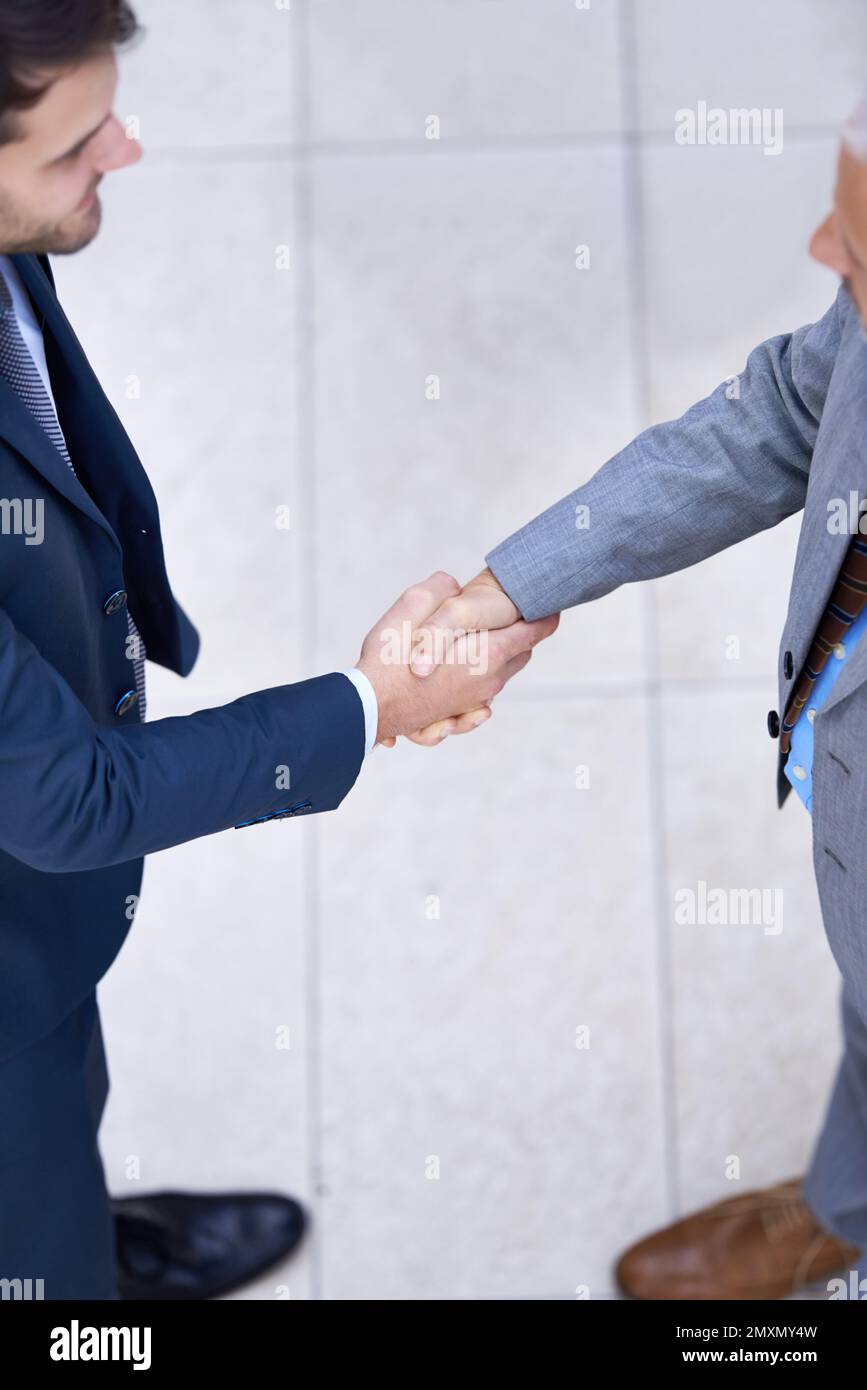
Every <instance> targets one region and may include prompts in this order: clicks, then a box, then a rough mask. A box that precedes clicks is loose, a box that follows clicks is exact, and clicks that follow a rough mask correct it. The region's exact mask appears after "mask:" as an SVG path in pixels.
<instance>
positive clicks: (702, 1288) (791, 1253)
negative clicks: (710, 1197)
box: [614, 1178, 859, 1299]
mask: <svg viewBox="0 0 867 1390" xmlns="http://www.w3.org/2000/svg"><path fill="white" fill-rule="evenodd" d="M858 1254H859V1247H858V1246H854V1245H848V1244H846V1243H845V1242H844V1241H842V1240H840V1239H838V1237H837V1236H834V1235H831V1234H830V1233H829V1232H828V1231H826V1230H824V1229H823V1227H821V1226H820V1225H819V1224H818V1222H817V1221H816V1218H815V1216H814V1215H813V1213H812V1211H811V1210H810V1208H809V1207H808V1206H807V1204H806V1202H805V1201H804V1199H803V1197H802V1195H801V1179H800V1178H790V1179H788V1180H787V1181H786V1182H781V1183H778V1184H777V1185H776V1186H775V1187H766V1188H763V1189H759V1190H757V1191H755V1192H742V1193H740V1194H739V1195H738V1196H736V1197H727V1198H726V1199H725V1200H724V1201H722V1202H717V1203H715V1204H714V1205H713V1206H710V1207H704V1208H703V1210H701V1211H696V1212H692V1214H691V1215H689V1216H684V1217H681V1219H680V1220H679V1221H675V1222H673V1223H672V1225H670V1226H665V1227H663V1228H662V1229H661V1230H658V1231H654V1232H653V1233H652V1234H651V1235H649V1236H645V1237H644V1239H643V1240H640V1241H638V1243H637V1244H636V1245H632V1246H630V1247H629V1249H628V1250H625V1251H624V1253H623V1254H622V1255H621V1256H620V1259H619V1260H618V1261H617V1264H616V1266H615V1271H614V1272H615V1275H616V1277H617V1282H618V1284H619V1285H620V1288H621V1289H622V1290H623V1292H624V1293H625V1294H629V1295H630V1297H632V1298H645V1299H648V1298H785V1297H786V1295H787V1294H792V1293H795V1292H796V1291H797V1290H798V1289H801V1288H803V1287H804V1285H805V1284H811V1283H813V1282H815V1281H817V1280H820V1279H823V1278H827V1277H828V1276H829V1275H831V1274H834V1273H835V1272H836V1271H838V1270H840V1269H843V1268H845V1267H846V1266H847V1265H849V1264H850V1263H851V1262H853V1261H854V1260H855V1259H856V1257H857V1256H858Z"/></svg>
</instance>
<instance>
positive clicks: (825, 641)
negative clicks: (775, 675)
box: [780, 513, 867, 753]
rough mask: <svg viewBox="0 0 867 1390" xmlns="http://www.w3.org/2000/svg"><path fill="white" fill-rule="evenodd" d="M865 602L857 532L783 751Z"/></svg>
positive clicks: (864, 551)
mask: <svg viewBox="0 0 867 1390" xmlns="http://www.w3.org/2000/svg"><path fill="white" fill-rule="evenodd" d="M859 515H860V513H859ZM865 604H867V538H865V537H864V536H861V535H854V536H853V537H852V539H851V541H850V542H849V548H848V550H847V551H846V556H845V559H844V560H843V564H842V565H841V567H840V573H839V575H838V577H837V582H836V584H835V585H834V588H833V590H832V591H831V597H830V598H829V599H828V602H827V604H826V605H825V611H824V613H823V614H822V617H821V620H820V622H819V626H818V627H817V628H816V632H815V635H814V637H813V643H812V646H811V647H810V650H809V651H808V653H807V660H806V661H805V663H804V669H803V670H802V672H801V674H800V676H799V677H798V681H797V684H796V686H795V689H794V691H793V695H792V699H791V700H790V701H789V704H788V707H787V709H786V714H785V717H784V719H783V723H782V727H781V732H780V749H781V751H782V752H783V753H788V751H789V745H790V743H791V740H792V730H793V729H794V727H795V724H796V723H797V720H798V719H799V717H800V715H801V713H802V711H803V709H804V706H805V705H806V704H807V702H808V701H809V698H810V695H811V693H812V690H813V686H814V685H815V684H816V681H817V680H818V679H819V675H820V673H821V672H822V671H823V670H824V668H825V666H826V664H827V662H828V658H829V656H830V655H831V653H832V652H833V650H834V648H835V647H836V646H837V644H838V642H842V640H843V638H844V637H845V635H846V633H847V632H848V630H849V628H850V627H851V626H852V624H853V623H854V621H855V619H856V618H857V617H858V616H859V614H860V613H861V610H862V609H863V608H864V606H865ZM862 640H863V639H862Z"/></svg>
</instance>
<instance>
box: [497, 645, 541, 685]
mask: <svg viewBox="0 0 867 1390" xmlns="http://www.w3.org/2000/svg"><path fill="white" fill-rule="evenodd" d="M532 655H533V653H532V652H518V655H517V656H513V657H512V660H511V661H507V662H506V664H505V666H503V667H502V668H501V670H500V679H501V680H502V682H503V685H507V684H508V683H509V681H510V680H511V679H512V677H513V676H517V674H518V672H519V671H523V669H524V667H525V666H526V665H527V663H528V662H529V660H530V658H531V657H532Z"/></svg>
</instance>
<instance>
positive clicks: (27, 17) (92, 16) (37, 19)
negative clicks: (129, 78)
mask: <svg viewBox="0 0 867 1390" xmlns="http://www.w3.org/2000/svg"><path fill="white" fill-rule="evenodd" d="M140 32H141V26H140V25H139V22H138V20H137V18H136V16H135V14H134V12H133V9H132V5H131V4H129V3H128V0H0V145H3V144H7V143H8V142H9V141H11V140H15V139H16V138H17V136H18V121H17V119H16V118H17V116H18V114H19V113H20V112H22V111H26V110H27V109H28V107H31V106H35V104H36V103H37V102H38V101H39V100H40V98H41V97H42V96H44V94H45V93H46V92H47V91H48V88H49V87H50V86H51V80H49V79H46V76H45V74H46V73H53V72H56V71H60V70H62V69H65V68H70V67H75V66H76V65H77V64H78V63H82V62H84V61H85V60H86V59H87V58H91V57H93V56H94V55H95V54H97V53H99V52H101V51H103V50H104V49H107V48H115V47H119V46H120V45H122V44H126V43H128V42H129V40H130V39H132V38H134V37H135V36H136V35H138V34H139V33H140Z"/></svg>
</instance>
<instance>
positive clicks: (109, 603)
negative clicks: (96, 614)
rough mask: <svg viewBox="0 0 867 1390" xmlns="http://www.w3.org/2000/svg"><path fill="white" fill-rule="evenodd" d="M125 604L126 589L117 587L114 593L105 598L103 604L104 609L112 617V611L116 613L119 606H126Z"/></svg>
mask: <svg viewBox="0 0 867 1390" xmlns="http://www.w3.org/2000/svg"><path fill="white" fill-rule="evenodd" d="M125 606H126V589H116V590H115V591H114V593H113V594H111V595H109V597H108V598H107V599H106V600H105V603H104V604H103V605H102V611H103V613H107V614H108V616H109V617H111V615H112V613H116V612H117V610H118V609H119V608H124V607H125Z"/></svg>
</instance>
